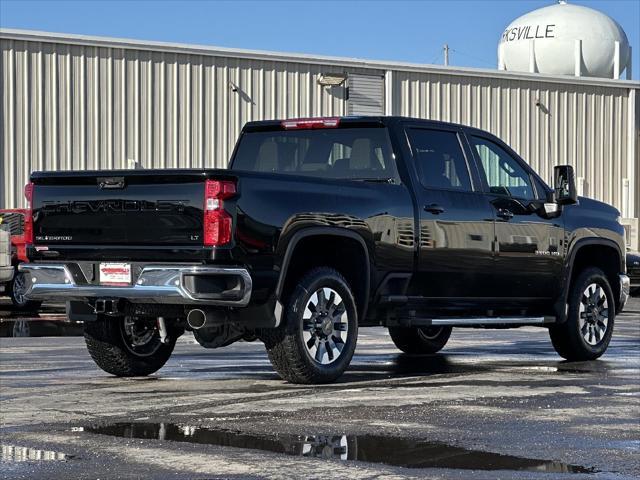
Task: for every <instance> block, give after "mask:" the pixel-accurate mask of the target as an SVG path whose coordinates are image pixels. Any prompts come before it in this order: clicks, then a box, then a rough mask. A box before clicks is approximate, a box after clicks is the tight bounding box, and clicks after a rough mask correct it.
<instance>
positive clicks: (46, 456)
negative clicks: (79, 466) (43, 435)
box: [0, 445, 73, 462]
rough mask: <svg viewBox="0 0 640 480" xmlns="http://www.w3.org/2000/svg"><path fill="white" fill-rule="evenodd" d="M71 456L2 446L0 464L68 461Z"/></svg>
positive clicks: (49, 451) (35, 449) (48, 451)
mask: <svg viewBox="0 0 640 480" xmlns="http://www.w3.org/2000/svg"><path fill="white" fill-rule="evenodd" d="M71 458H73V455H67V454H66V453H60V452H53V451H51V450H39V449H37V448H27V447H17V446H14V445H2V454H1V455H0V462H36V461H46V460H63V461H64V460H69V459H71Z"/></svg>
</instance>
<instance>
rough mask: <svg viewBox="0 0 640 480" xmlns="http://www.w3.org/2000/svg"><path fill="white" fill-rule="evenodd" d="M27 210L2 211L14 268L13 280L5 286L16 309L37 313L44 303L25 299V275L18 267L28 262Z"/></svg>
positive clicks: (0, 221)
mask: <svg viewBox="0 0 640 480" xmlns="http://www.w3.org/2000/svg"><path fill="white" fill-rule="evenodd" d="M26 214H27V210H22V209H4V210H0V225H2V226H4V228H5V230H7V226H8V231H9V232H10V234H11V264H12V265H13V267H14V273H13V278H12V279H11V280H10V281H9V282H8V283H5V284H4V285H0V286H4V293H5V295H7V296H8V297H10V298H11V303H12V304H13V306H14V308H15V309H18V310H21V311H29V312H34V311H37V310H38V309H39V308H40V306H41V305H42V302H34V301H29V300H26V299H25V298H24V292H25V287H26V285H25V279H24V273H22V272H19V271H18V269H17V266H18V265H19V264H20V263H22V262H26V261H27V254H26V251H25V241H24V229H25V218H26Z"/></svg>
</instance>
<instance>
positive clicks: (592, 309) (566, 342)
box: [549, 268, 616, 361]
mask: <svg viewBox="0 0 640 480" xmlns="http://www.w3.org/2000/svg"><path fill="white" fill-rule="evenodd" d="M568 303H569V311H568V317H567V321H566V322H565V323H563V324H560V325H553V326H551V327H550V328H549V336H550V337H551V343H552V344H553V347H554V348H555V350H556V352H558V354H559V355H560V356H561V357H563V358H565V359H566V360H570V361H587V360H595V359H596V358H599V357H600V356H602V354H604V352H605V351H606V350H607V347H608V346H609V342H610V341H611V335H612V334H613V324H614V320H615V311H616V306H615V300H614V298H613V292H612V290H611V286H610V285H609V281H608V280H607V277H606V276H605V274H604V273H603V272H602V270H600V269H598V268H588V269H586V270H584V271H583V272H581V273H580V274H579V275H578V277H577V278H576V279H575V281H574V282H573V284H572V285H571V290H570V292H569V298H568Z"/></svg>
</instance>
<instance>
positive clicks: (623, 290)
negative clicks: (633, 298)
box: [620, 273, 631, 311]
mask: <svg viewBox="0 0 640 480" xmlns="http://www.w3.org/2000/svg"><path fill="white" fill-rule="evenodd" d="M630 292H631V280H630V279H629V277H628V276H627V275H625V274H624V273H621V274H620V311H622V309H623V308H624V306H625V304H626V303H627V300H629V294H630Z"/></svg>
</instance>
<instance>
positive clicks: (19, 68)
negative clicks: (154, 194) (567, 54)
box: [0, 31, 640, 242]
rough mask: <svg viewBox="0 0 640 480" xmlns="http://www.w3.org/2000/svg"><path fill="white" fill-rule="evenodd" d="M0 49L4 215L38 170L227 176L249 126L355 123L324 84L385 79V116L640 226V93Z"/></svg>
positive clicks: (51, 42)
mask: <svg viewBox="0 0 640 480" xmlns="http://www.w3.org/2000/svg"><path fill="white" fill-rule="evenodd" d="M0 46H1V51H2V63H1V71H0V82H1V83H0V91H1V92H2V96H1V102H2V103H1V104H0V109H1V111H0V122H1V123H0V142H1V143H0V155H1V156H0V208H11V207H17V206H22V205H23V204H24V200H23V196H22V186H23V185H24V184H25V183H26V181H27V179H28V176H29V173H30V172H31V171H33V170H69V169H74V170H84V169H112V168H133V167H135V166H136V164H138V165H139V166H142V167H144V168H172V167H224V166H226V163H227V161H228V158H229V156H230V153H231V150H232V148H233V145H234V143H235V140H236V138H237V135H238V133H239V131H240V128H241V127H242V125H243V124H244V123H245V122H246V121H249V120H257V119H269V118H286V117H304V116H320V115H343V114H345V113H346V112H347V111H348V100H347V98H346V97H347V95H346V88H345V86H339V87H323V86H321V85H319V84H318V78H319V76H320V74H322V73H331V72H333V73H347V74H351V75H353V74H364V75H372V76H378V77H382V76H384V79H385V87H384V88H385V91H384V99H382V100H383V101H384V108H385V112H386V113H387V114H395V115H409V116H414V117H422V118H430V119H436V120H445V121H452V122H459V123H463V124H467V125H473V126H477V127H480V128H483V129H486V130H489V131H491V132H493V133H495V134H496V135H498V136H500V137H501V138H503V139H504V140H505V141H506V142H508V143H509V144H510V145H511V146H512V147H513V148H514V149H515V150H517V151H518V152H519V153H520V154H521V155H522V156H523V157H524V158H525V159H526V160H527V161H528V162H529V163H530V164H531V165H532V166H533V167H534V168H535V169H536V170H537V171H538V172H540V174H541V175H542V176H543V177H544V178H546V179H547V180H548V181H550V180H551V178H550V177H551V173H552V170H553V166H554V165H557V164H561V163H570V164H572V165H574V166H575V167H576V172H577V176H578V179H579V185H578V188H579V189H580V190H581V192H582V193H584V194H585V195H588V196H591V197H594V198H597V199H601V200H604V201H606V202H608V203H611V204H613V205H614V206H616V207H617V208H618V209H620V210H621V211H622V213H623V216H624V217H628V218H632V219H633V218H638V217H639V216H640V193H639V192H638V190H639V184H640V156H639V153H638V150H639V149H638V142H639V137H638V135H639V131H638V125H639V124H640V99H639V98H638V89H639V87H640V85H639V84H638V83H637V82H635V83H634V82H624V81H613V80H597V79H576V80H575V81H574V80H573V79H567V78H564V79H553V78H552V79H550V78H544V77H543V76H534V75H529V74H514V73H513V72H498V71H489V70H487V71H481V70H477V69H464V68H445V67H434V66H421V65H410V64H392V63H385V62H375V61H362V60H351V59H335V58H329V57H310V56H299V55H298V56H296V55H291V56H289V55H285V54H278V53H268V52H247V51H240V50H235V51H231V50H224V49H213V48H209V47H198V46H188V45H187V46H185V45H171V44H154V43H151V42H149V43H145V42H134V41H126V40H117V39H98V38H92V37H74V36H68V37H67V36H61V35H55V34H46V33H44V34H42V33H38V32H15V31H14V32H9V33H7V31H2V32H0ZM347 85H348V80H347ZM382 100H381V101H382ZM636 224H637V221H636ZM636 233H637V232H636ZM636 242H637V240H636Z"/></svg>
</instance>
